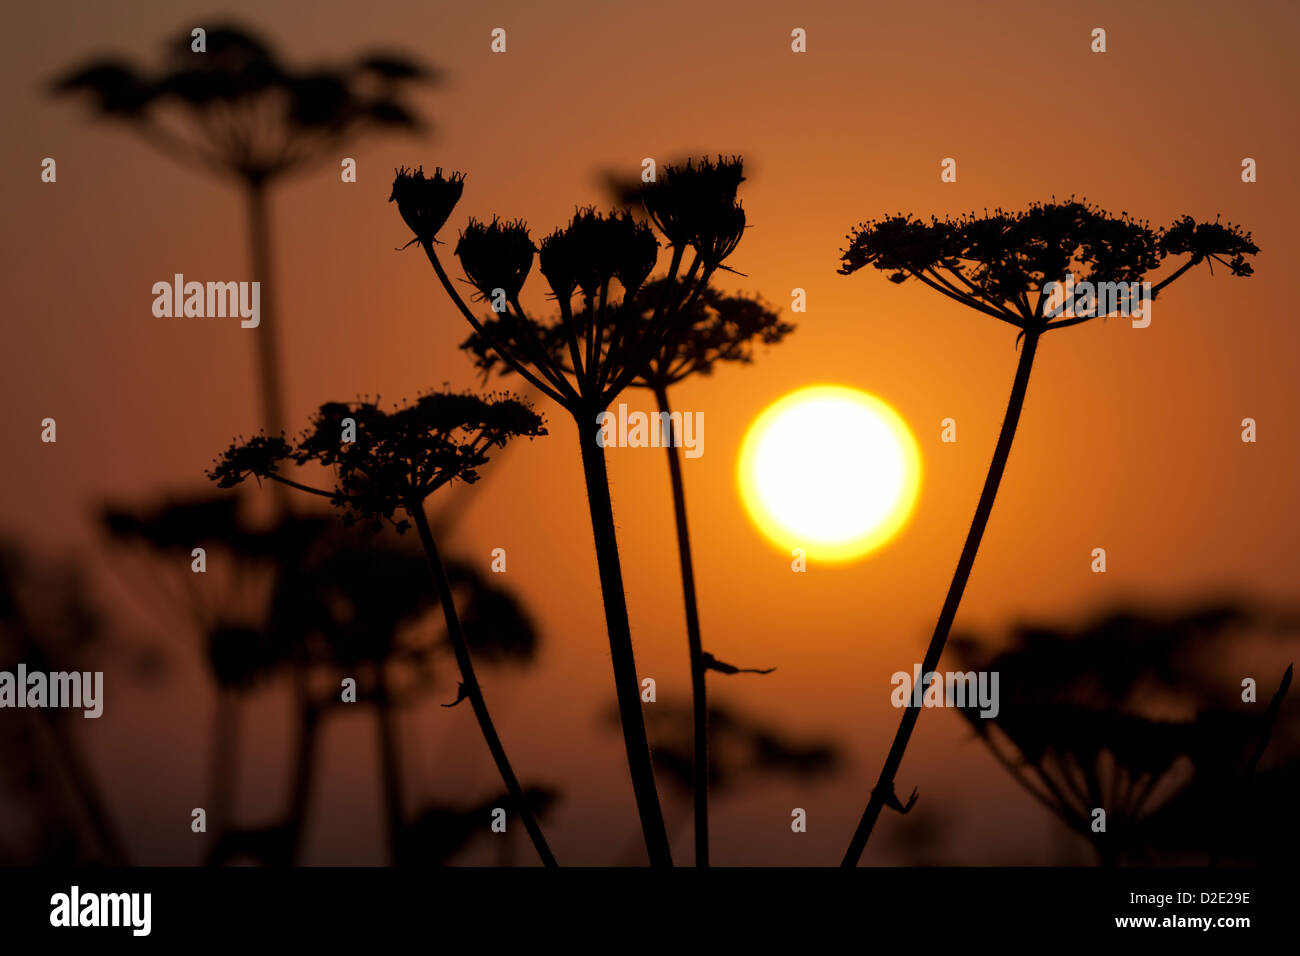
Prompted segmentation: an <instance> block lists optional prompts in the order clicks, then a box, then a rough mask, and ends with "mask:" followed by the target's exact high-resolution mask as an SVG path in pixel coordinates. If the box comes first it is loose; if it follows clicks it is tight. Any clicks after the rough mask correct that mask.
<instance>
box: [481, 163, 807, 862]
mask: <svg viewBox="0 0 1300 956" xmlns="http://www.w3.org/2000/svg"><path fill="white" fill-rule="evenodd" d="M638 189H639V185H638ZM637 195H639V193H632V192H629V193H625V194H620V198H624V196H626V198H629V199H631V198H633V197H635V196H637ZM666 282H667V280H665V279H655V280H651V281H649V282H647V283H646V284H645V285H644V286H642V287H641V289H640V290H638V292H637V295H636V304H635V306H634V307H633V310H632V312H633V316H630V317H629V318H628V320H627V321H636V320H639V321H640V322H642V323H643V324H645V325H647V326H648V325H649V323H650V322H652V321H653V319H654V312H655V306H656V303H659V302H662V301H664V300H665V298H668V299H669V300H671V301H679V302H682V303H685V302H686V300H687V299H688V298H691V297H690V296H689V294H688V293H687V292H686V290H684V289H679V290H677V291H676V293H675V294H672V295H668V294H667V290H665V288H664V286H665V285H666ZM672 324H673V326H674V329H675V331H674V332H672V333H671V334H670V335H669V336H668V337H667V338H665V339H664V341H663V344H662V345H661V346H660V347H659V350H658V351H657V352H655V353H654V354H653V355H652V356H651V357H650V359H649V361H648V362H647V363H646V364H645V366H644V367H643V368H642V370H641V372H640V373H639V374H638V375H637V376H636V377H635V378H634V379H633V380H632V382H631V386H632V387H634V388H643V389H647V390H648V391H650V392H651V393H652V394H653V395H654V397H655V401H656V403H657V404H658V407H659V411H660V413H661V415H662V416H666V417H665V418H664V421H666V422H668V425H667V426H666V429H665V430H666V432H667V434H668V436H669V437H668V439H667V440H666V441H665V443H664V450H665V452H666V453H667V455H668V474H669V480H670V482H671V485H672V496H673V518H674V521H675V524H676V529H677V556H678V564H679V566H680V568H681V578H682V595H683V602H684V604H685V610H686V637H687V646H688V648H689V650H690V665H691V686H692V699H693V702H694V703H693V707H694V711H695V728H694V734H695V758H694V763H695V783H694V788H693V789H694V805H695V864H696V866H708V865H709V732H708V714H709V707H708V694H707V688H706V684H705V680H706V675H707V674H708V672H709V671H710V670H713V671H717V672H718V673H727V674H735V673H741V672H749V673H768V671H759V670H756V669H754V668H734V667H731V665H727V664H724V663H722V662H720V661H718V660H717V659H715V658H714V657H713V655H712V654H708V653H706V652H705V651H704V649H703V642H702V639H701V637H700V612H699V607H698V603H697V601H696V593H695V570H694V561H693V560H692V556H691V539H690V529H689V525H688V523H687V520H686V486H685V482H684V480H683V478H682V462H681V451H680V449H679V448H678V446H677V443H676V442H675V441H674V440H673V437H672V436H673V425H672V418H671V415H672V406H671V403H670V402H669V400H668V389H669V388H670V387H671V386H673V385H676V384H678V383H679V382H682V381H684V380H685V379H687V378H688V377H690V376H692V375H712V374H713V370H714V368H715V366H717V365H718V364H719V363H721V362H735V363H739V364H749V363H750V362H752V361H753V353H754V344H755V342H756V341H757V342H762V343H763V344H764V345H773V344H776V343H778V342H780V341H781V340H782V339H783V338H785V336H786V335H788V334H789V333H791V332H793V331H794V326H793V325H790V324H788V323H786V322H783V321H781V317H780V314H779V313H778V312H775V311H773V310H772V309H769V308H767V306H766V305H765V304H764V303H763V301H762V299H760V298H758V297H757V296H753V297H751V296H745V295H727V294H724V293H722V292H720V291H718V290H717V289H714V288H712V287H706V288H704V289H703V290H702V291H701V292H700V294H699V295H698V296H695V297H693V298H691V307H690V311H689V312H688V313H684V314H682V313H679V314H677V315H675V316H674V317H673V322H672ZM483 327H484V330H485V332H486V333H487V334H488V335H491V336H493V337H495V338H504V337H507V336H509V334H510V330H509V328H508V327H507V326H506V320H505V319H499V318H491V319H487V320H485V321H484V322H483ZM562 332H563V325H562V324H561V323H553V324H552V325H550V326H549V327H547V328H545V329H543V330H542V331H541V334H542V335H543V336H545V343H546V349H547V352H548V354H549V355H550V357H551V361H552V362H554V363H556V364H557V365H559V366H561V367H562V368H564V370H565V372H566V374H571V373H572V371H573V366H572V363H571V362H570V361H569V359H568V357H567V353H568V345H567V342H566V341H565V336H564V335H563V334H562ZM605 334H606V339H607V340H608V339H609V338H610V337H612V335H613V334H614V328H613V327H609V328H607V330H606V333H605ZM462 347H463V348H465V349H467V350H468V351H469V352H471V353H472V354H473V355H474V357H475V361H476V363H477V364H478V366H479V368H481V369H482V370H483V372H484V374H485V375H486V374H487V373H489V372H490V371H491V370H492V369H493V368H498V369H499V371H500V372H501V373H502V374H505V373H507V372H509V371H510V368H509V366H507V365H504V363H501V362H499V361H498V358H497V355H496V353H495V352H494V351H492V347H491V345H490V344H489V341H488V339H487V338H486V337H485V336H484V335H480V334H479V333H478V332H474V333H471V335H470V336H469V338H468V339H466V340H465V342H464V343H463V345H462ZM603 347H608V343H607V342H606V343H605V344H604V346H603Z"/></svg>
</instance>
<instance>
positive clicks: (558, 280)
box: [390, 157, 745, 865]
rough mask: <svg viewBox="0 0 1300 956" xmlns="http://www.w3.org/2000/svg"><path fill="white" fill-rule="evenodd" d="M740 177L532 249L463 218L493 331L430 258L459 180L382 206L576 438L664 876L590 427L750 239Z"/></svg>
mask: <svg viewBox="0 0 1300 956" xmlns="http://www.w3.org/2000/svg"><path fill="white" fill-rule="evenodd" d="M743 179H744V175H743V168H742V164H741V161H740V159H739V158H738V157H733V158H731V159H724V158H722V157H719V159H718V160H717V161H716V162H713V161H710V160H708V159H704V160H701V161H700V162H699V164H698V165H697V164H694V163H692V162H687V163H685V164H680V165H670V166H666V167H665V168H664V169H663V171H662V173H661V174H660V176H659V177H658V179H657V181H656V182H654V183H650V184H647V187H646V189H645V190H644V192H643V196H642V198H643V201H644V204H645V209H646V212H647V214H648V218H649V222H640V221H638V220H637V219H635V218H634V217H633V216H632V215H631V214H630V213H628V212H625V211H613V212H610V213H607V214H603V213H600V212H597V211H595V210H593V209H580V210H578V211H577V212H576V213H575V215H574V216H573V219H572V220H571V221H570V222H569V224H568V225H567V226H564V227H562V228H560V229H557V230H555V231H554V232H553V233H551V234H550V235H549V236H547V237H546V238H545V239H543V240H542V241H541V243H540V245H535V244H534V242H533V240H532V238H531V237H530V235H529V231H528V227H527V225H526V224H525V223H524V222H523V221H522V220H513V221H505V220H501V219H499V218H493V219H492V221H491V222H488V223H484V222H480V221H478V220H475V219H471V220H470V221H469V223H468V224H467V225H466V226H465V228H464V229H463V230H462V231H461V234H460V239H459V241H458V242H457V244H456V247H455V255H456V256H457V258H458V259H459V260H460V264H461V268H462V270H463V271H464V273H465V276H466V279H467V281H468V283H469V285H470V286H471V287H472V288H473V289H474V290H475V291H476V293H477V296H478V297H479V298H480V299H481V300H482V301H484V302H486V303H488V304H489V305H490V307H491V310H492V313H493V319H494V320H495V321H493V322H492V323H491V325H490V327H489V325H488V324H487V323H485V322H484V321H483V320H481V319H480V318H479V317H478V316H477V315H476V314H475V312H474V310H473V309H471V308H470V306H469V305H468V304H467V303H466V301H465V299H464V298H463V297H462V296H461V294H460V291H459V290H458V289H457V288H456V285H455V284H454V283H453V282H452V280H451V278H450V276H449V275H448V274H447V270H446V269H445V268H444V266H443V264H442V261H441V259H440V257H439V255H438V252H437V250H436V249H435V246H436V245H439V244H440V243H439V242H438V238H437V236H438V232H439V230H440V229H441V228H442V227H443V226H444V225H445V224H446V222H447V220H448V218H449V217H450V216H451V213H452V211H453V210H454V208H455V206H456V203H457V202H458V201H459V200H460V197H461V193H462V191H463V189H464V177H463V176H462V175H461V174H459V173H451V174H449V175H444V174H443V172H442V170H441V169H440V168H439V169H438V170H436V171H435V172H434V174H433V175H432V176H425V175H424V172H423V170H422V169H416V170H414V171H410V170H406V169H401V170H398V172H397V176H396V178H395V180H394V182H393V192H392V196H391V197H390V201H393V202H396V203H397V207H398V211H399V212H400V213H401V216H402V219H403V220H404V221H405V222H406V224H407V225H408V226H409V227H410V228H411V231H412V232H413V233H414V234H415V236H414V238H413V239H412V240H411V242H410V243H408V245H410V244H412V243H418V244H419V245H420V247H421V248H422V249H423V250H424V253H425V255H426V256H427V257H428V259H429V263H430V264H431V265H432V267H433V270H434V272H435V273H436V274H437V276H438V279H439V281H440V282H441V283H442V286H443V288H444V290H445V291H446V293H447V296H448V297H449V298H450V299H451V301H452V303H453V304H454V305H455V306H456V307H457V308H458V309H459V310H460V312H461V314H462V315H464V317H465V318H466V320H467V321H468V322H469V323H470V325H471V326H472V328H473V329H474V331H475V332H476V333H477V334H478V335H479V336H481V337H482V339H483V341H484V343H485V344H486V346H487V347H488V348H490V349H491V351H492V352H493V353H495V354H496V355H497V356H498V357H499V358H500V359H501V360H502V362H504V363H505V364H506V365H507V366H508V367H509V368H510V369H511V370H512V371H514V372H515V373H516V374H518V375H519V376H521V377H522V378H523V379H524V380H525V381H527V382H528V383H529V384H530V385H532V386H533V387H534V388H536V389H537V390H538V391H540V392H541V393H542V394H544V395H546V396H547V397H548V398H550V399H551V400H552V401H554V402H555V403H556V404H558V405H559V406H560V407H561V408H563V409H565V411H567V412H568V413H569V414H570V415H571V416H572V417H573V420H574V422H575V424H576V426H577V430H578V439H579V446H580V451H581V455H582V465H583V475H584V478H585V481H586V490H587V501H588V506H589V510H590V513H591V524H592V532H593V537H594V539H595V547H596V562H597V566H598V569H599V572H600V586H601V594H602V597H603V600H604V607H605V621H606V629H607V631H608V636H609V645H610V654H611V657H612V659H613V667H614V686H615V691H616V695H617V699H618V706H619V714H620V719H621V723H622V728H623V739H624V745H625V747H626V750H627V759H628V767H629V771H630V776H631V779H632V788H633V792H634V794H635V797H636V803H637V811H638V814H639V816H640V821H641V830H642V834H643V835H644V838H645V842H646V850H647V853H648V855H649V858H650V862H651V864H652V865H671V863H672V854H671V851H670V848H669V844H668V832H667V828H666V827H665V825H664V817H663V810H662V808H661V806H660V802H659V795H658V792H657V791H656V789H655V782H654V769H653V766H652V764H651V760H650V747H649V742H648V740H647V738H646V730H645V720H644V716H643V714H642V713H641V697H640V684H639V680H638V676H637V670H636V660H635V657H634V655H633V649H632V632H631V625H630V623H629V620H628V612H627V599H626V596H625V594H624V589H623V572H622V568H621V563H620V560H619V553H618V539H617V535H616V533H615V529H614V512H613V504H612V502H611V500H610V494H609V477H608V474H607V472H606V466H605V456H604V449H603V447H602V445H601V444H600V443H599V441H598V435H599V433H600V430H599V428H598V427H597V426H598V424H599V421H598V419H599V416H600V415H601V413H602V412H604V411H605V410H606V409H607V408H608V407H609V405H610V403H611V402H612V401H613V400H614V399H615V398H617V397H618V395H619V394H620V393H622V391H623V390H624V389H625V388H627V387H628V386H629V385H631V384H632V383H633V382H634V381H635V379H636V378H637V376H639V375H640V374H641V373H642V371H643V370H644V369H645V367H646V364H647V362H649V361H650V360H651V358H652V357H653V356H654V355H655V354H656V353H658V352H659V350H660V349H661V348H662V347H663V345H664V342H665V341H667V340H668V339H669V338H670V337H671V336H672V335H673V334H675V333H676V332H677V331H678V325H679V323H680V322H681V316H683V315H686V314H689V313H690V310H691V309H692V308H693V307H694V303H695V301H696V300H697V299H698V298H699V296H700V295H701V294H702V292H703V291H704V289H706V288H707V287H708V283H709V280H710V278H711V277H712V276H713V275H714V274H715V273H716V272H717V271H718V270H719V269H725V268H727V267H726V266H725V265H724V262H725V260H726V259H727V257H728V256H730V255H731V253H732V252H733V251H735V248H736V246H737V244H738V243H739V242H740V239H741V236H742V235H743V234H744V229H745V213H744V209H743V208H742V207H741V204H740V202H739V201H737V199H736V192H737V189H738V187H739V185H740V183H741V181H742V180H743ZM651 223H652V224H653V227H652V225H651ZM656 230H657V231H658V233H659V235H661V236H662V237H663V239H664V240H665V241H666V243H667V245H668V248H669V265H668V269H667V272H666V274H665V276H664V281H663V285H662V287H661V288H662V297H661V298H660V300H659V301H658V302H656V303H655V305H654V309H653V311H652V312H651V314H650V316H649V319H648V320H643V319H642V318H641V315H640V313H639V311H638V302H639V301H640V300H639V298H638V293H639V292H640V291H641V290H642V289H643V287H644V286H645V284H646V281H647V279H648V278H649V277H650V274H651V273H652V272H653V271H654V269H655V266H656V264H657V261H658V257H659V248H660V243H659V239H658V238H657V236H656ZM688 255H689V256H690V264H689V266H688V265H687V264H686V260H687V256H688ZM534 258H536V259H537V262H538V268H539V269H540V271H541V273H542V275H543V276H544V277H545V279H546V281H547V283H548V284H549V286H550V290H551V294H552V295H553V296H554V298H555V301H556V304H557V305H558V307H559V318H558V320H557V321H556V322H554V323H550V324H547V323H543V322H541V321H539V320H538V319H536V318H535V317H533V316H532V315H530V314H529V313H528V312H527V311H526V310H525V309H524V306H523V304H522V302H521V298H520V296H521V292H522V290H523V287H524V284H525V281H526V280H527V277H528V274H529V272H530V271H531V270H532V266H533V260H534ZM557 337H558V338H559V340H560V341H562V342H563V345H564V350H563V351H564V353H565V355H566V356H567V358H565V359H563V360H562V359H560V358H557V356H556V354H555V353H554V351H553V350H552V349H550V348H548V342H549V341H552V340H553V339H555V338H557Z"/></svg>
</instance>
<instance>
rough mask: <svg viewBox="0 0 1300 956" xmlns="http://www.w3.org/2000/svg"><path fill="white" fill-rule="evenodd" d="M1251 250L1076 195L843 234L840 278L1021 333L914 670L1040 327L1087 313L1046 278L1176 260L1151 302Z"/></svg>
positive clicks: (939, 644) (1131, 274)
mask: <svg viewBox="0 0 1300 956" xmlns="http://www.w3.org/2000/svg"><path fill="white" fill-rule="evenodd" d="M1258 251H1259V249H1258V247H1257V246H1256V245H1255V244H1254V243H1253V242H1252V241H1251V238H1250V235H1249V233H1247V234H1243V233H1242V232H1241V230H1240V229H1238V228H1237V227H1236V226H1233V225H1231V224H1226V225H1225V224H1222V223H1219V222H1217V221H1216V222H1208V223H1198V222H1196V221H1195V220H1194V219H1192V217H1190V216H1184V217H1183V218H1181V219H1179V220H1178V221H1177V222H1175V223H1174V224H1173V225H1172V226H1170V227H1168V228H1166V229H1152V228H1151V227H1150V225H1149V224H1148V223H1145V222H1139V221H1136V220H1134V219H1131V218H1129V216H1128V215H1127V213H1121V214H1120V215H1119V216H1114V215H1111V214H1110V213H1107V212H1105V211H1103V210H1101V209H1098V208H1096V207H1094V206H1090V205H1088V204H1087V203H1083V202H1076V201H1074V200H1068V201H1066V202H1056V201H1055V200H1053V201H1051V202H1047V203H1034V204H1031V205H1030V206H1029V208H1028V209H1026V210H1025V211H1023V212H1014V213H1013V212H1004V211H1002V210H1000V209H999V210H995V211H994V212H992V213H985V214H984V215H982V216H975V215H969V216H962V217H959V218H956V219H932V220H931V221H930V222H928V223H927V222H923V221H921V220H918V219H913V218H911V217H909V216H904V215H901V214H900V215H897V216H891V217H888V218H885V219H879V220H875V221H872V222H867V223H863V224H862V225H861V226H859V227H858V228H857V229H856V230H855V231H854V232H853V233H851V234H850V236H849V247H848V249H846V250H844V252H843V255H842V261H841V266H840V269H839V271H840V273H841V274H842V275H851V274H853V273H854V272H857V271H858V270H859V269H862V268H865V267H866V266H872V267H874V268H876V269H879V270H880V271H882V272H886V273H888V274H889V278H890V281H892V282H896V283H901V282H905V281H906V280H907V279H909V278H912V279H916V280H917V281H919V282H921V283H923V284H924V285H926V286H929V287H930V288H931V289H934V290H935V291H936V292H939V293H941V294H942V295H944V296H946V297H948V298H950V299H953V300H955V301H957V302H959V303H961V304H962V305H964V306H966V307H967V308H970V309H973V310H975V311H976V312H979V313H981V314H983V315H988V316H991V317H993V318H995V319H999V320H1001V321H1003V322H1006V323H1007V324H1008V325H1011V326H1013V327H1015V328H1017V329H1019V330H1020V331H1019V334H1018V335H1017V337H1016V340H1017V342H1018V343H1019V344H1020V361H1019V364H1018V365H1017V367H1016V374H1015V379H1014V381H1013V382H1012V386H1011V398H1010V400H1009V401H1008V403H1007V413H1006V416H1005V418H1003V420H1002V429H1001V431H1000V432H999V434H998V441H997V444H996V446H995V447H994V450H993V461H992V463H991V464H990V465H989V470H988V474H987V476H986V477H985V479H984V488H983V490H982V491H981V492H980V498H979V503H978V505H977V506H976V508H975V517H974V518H973V520H972V521H971V526H970V530H969V532H968V533H967V536H966V543H965V545H964V546H963V547H962V551H961V557H960V558H959V559H958V561H957V569H956V571H955V572H954V573H953V578H952V583H951V585H950V586H949V588H948V594H947V597H946V598H945V599H944V603H943V608H942V610H941V611H940V612H939V620H938V623H936V624H935V628H934V634H933V636H932V637H931V638H930V644H929V647H928V648H927V649H926V653H925V658H924V660H923V663H922V665H921V673H923V674H925V673H929V672H931V671H934V670H936V669H937V668H938V666H939V658H940V656H941V655H942V654H943V648H944V643H945V642H946V641H947V639H948V632H949V630H950V629H951V627H952V622H953V619H954V618H955V617H956V615H957V607H958V605H959V604H960V603H961V597H962V593H963V591H964V590H965V588H966V582H967V580H968V579H969V577H970V572H971V568H972V567H973V566H974V564H975V555H976V553H977V552H978V550H979V545H980V539H981V538H982V537H983V535H984V528H985V526H986V525H987V524H988V519H989V515H990V514H991V513H992V511H993V500H994V498H995V497H996V496H997V491H998V484H999V483H1000V482H1001V480H1002V472H1003V470H1004V469H1005V468H1006V464H1007V458H1008V456H1009V455H1010V453H1011V443H1012V440H1013V439H1014V437H1015V433H1016V425H1017V423H1018V422H1019V421H1020V412H1021V409H1022V408H1023V407H1024V402H1025V392H1026V389H1027V388H1028V385H1029V373H1030V369H1031V368H1032V366H1033V361H1034V354H1035V353H1036V352H1037V350H1038V345H1039V340H1040V339H1041V337H1042V336H1043V335H1044V334H1046V333H1048V332H1052V331H1054V330H1056V329H1061V328H1065V327H1067V326H1071V325H1077V324H1080V323H1082V322H1086V321H1090V320H1091V319H1092V318H1094V316H1093V315H1088V314H1081V315H1074V316H1067V317H1055V316H1052V315H1050V314H1049V308H1048V306H1049V299H1050V297H1051V296H1050V293H1051V290H1050V289H1049V288H1048V285H1049V283H1053V282H1057V283H1064V282H1066V280H1067V276H1070V275H1073V276H1074V277H1075V280H1076V281H1077V282H1080V283H1082V282H1091V283H1094V284H1098V283H1129V282H1143V281H1145V280H1146V277H1147V276H1148V275H1149V274H1150V273H1152V272H1153V271H1154V270H1155V269H1156V268H1158V267H1159V266H1160V264H1161V263H1162V261H1163V260H1165V259H1166V258H1169V257H1175V258H1178V257H1184V258H1183V261H1182V263H1181V264H1180V265H1179V266H1178V267H1177V268H1176V269H1175V270H1173V271H1172V272H1170V273H1169V274H1168V275H1166V276H1165V277H1164V278H1162V279H1160V280H1159V281H1157V282H1155V283H1154V284H1153V285H1152V286H1151V293H1152V297H1154V296H1155V295H1158V294H1159V293H1160V292H1161V291H1163V290H1164V289H1165V288H1166V287H1167V286H1168V285H1169V284H1170V283H1172V282H1173V281H1174V280H1176V279H1178V278H1179V277H1181V276H1182V275H1184V274H1185V273H1186V272H1187V271H1188V270H1190V269H1191V268H1192V267H1194V266H1196V265H1199V264H1200V263H1202V262H1206V263H1210V264H1213V263H1216V262H1217V263H1219V264H1220V265H1221V266H1223V267H1224V268H1225V269H1226V270H1227V271H1228V273H1229V274H1231V275H1234V276H1249V275H1251V274H1252V272H1253V268H1252V266H1251V264H1250V263H1249V262H1248V261H1247V260H1246V257H1247V256H1253V255H1255V253H1257V252H1258ZM1098 294H1100V292H1098ZM1085 311H1086V310H1085ZM1093 311H1096V310H1095V309H1094V310H1093ZM919 716H920V708H918V707H906V708H904V710H903V717H902V720H901V722H900V723H899V727H898V732H897V734H896V735H895V736H894V742H893V744H892V745H891V747H890V749H889V755H888V756H887V757H886V759H885V764H884V766H883V767H882V768H881V771H880V777H879V779H878V780H877V782H876V786H875V787H874V788H873V789H872V791H871V796H870V798H869V799H868V801H867V806H866V809H865V811H864V812H863V814H862V819H861V821H860V822H859V824H858V827H857V830H856V831H855V832H854V834H853V838H852V840H851V841H850V843H849V847H848V850H847V852H846V853H845V855H844V860H843V865H844V866H855V865H856V864H857V863H858V860H859V859H860V858H861V856H862V851H863V849H864V848H865V847H866V844H867V839H868V838H869V837H870V835H871V830H872V827H874V826H875V823H876V820H877V818H878V817H879V816H880V810H881V808H882V807H883V806H885V805H886V804H887V803H888V802H889V801H890V800H891V799H892V800H894V801H897V797H895V796H894V777H895V775H896V774H897V772H898V767H899V765H900V764H901V763H902V761H903V753H904V751H905V750H906V749H907V743H908V740H909V739H910V738H911V736H912V730H913V729H914V728H915V726H916V721H917V718H918V717H919ZM909 806H910V804H909Z"/></svg>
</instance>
